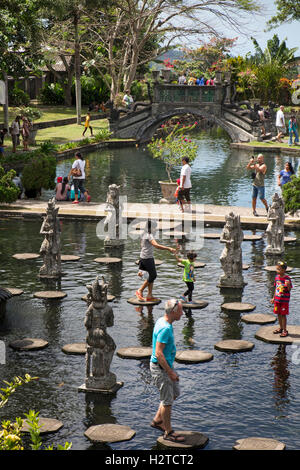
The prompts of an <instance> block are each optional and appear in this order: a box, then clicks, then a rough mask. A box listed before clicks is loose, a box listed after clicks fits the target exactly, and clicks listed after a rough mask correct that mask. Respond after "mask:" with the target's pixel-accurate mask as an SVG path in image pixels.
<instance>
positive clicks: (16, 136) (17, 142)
mask: <svg viewBox="0 0 300 470" xmlns="http://www.w3.org/2000/svg"><path fill="white" fill-rule="evenodd" d="M11 140H12V143H13V145H14V146H17V145H20V136H19V134H12V135H11Z"/></svg>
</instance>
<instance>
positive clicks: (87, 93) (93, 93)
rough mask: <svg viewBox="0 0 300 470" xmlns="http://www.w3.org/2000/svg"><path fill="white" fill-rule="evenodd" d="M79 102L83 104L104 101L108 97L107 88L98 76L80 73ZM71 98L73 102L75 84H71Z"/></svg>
mask: <svg viewBox="0 0 300 470" xmlns="http://www.w3.org/2000/svg"><path fill="white" fill-rule="evenodd" d="M80 82H81V102H82V104H83V105H89V104H90V103H93V102H95V103H102V102H104V103H105V102H106V101H107V100H108V98H109V89H108V88H107V86H106V85H105V83H104V82H103V80H102V79H101V78H100V77H97V78H95V77H87V76H86V75H82V76H81V79H80ZM72 100H73V103H75V85H74V84H73V86H72Z"/></svg>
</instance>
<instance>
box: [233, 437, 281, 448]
mask: <svg viewBox="0 0 300 470" xmlns="http://www.w3.org/2000/svg"><path fill="white" fill-rule="evenodd" d="M285 447H286V445H285V444H284V443H283V442H280V441H277V440H276V439H269V438H266V437H246V438H245V439H238V440H237V441H236V443H235V445H234V446H233V449H235V450H284V449H285Z"/></svg>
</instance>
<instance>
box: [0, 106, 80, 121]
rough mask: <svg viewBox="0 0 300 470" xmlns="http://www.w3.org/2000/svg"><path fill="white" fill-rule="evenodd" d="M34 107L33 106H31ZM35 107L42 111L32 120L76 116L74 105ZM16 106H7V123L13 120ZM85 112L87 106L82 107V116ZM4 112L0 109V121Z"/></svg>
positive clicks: (52, 119) (50, 119)
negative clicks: (40, 114) (39, 115)
mask: <svg viewBox="0 0 300 470" xmlns="http://www.w3.org/2000/svg"><path fill="white" fill-rule="evenodd" d="M31 107H35V106H31ZM37 108H38V109H39V110H40V111H41V112H42V113H43V114H42V116H41V117H40V118H39V119H37V120H36V121H34V122H46V121H56V120H58V119H67V118H74V117H76V108H75V106H72V107H67V106H41V105H40V106H37ZM15 109H16V108H14V107H9V108H8V116H9V123H11V121H13V119H14V118H15V116H16V111H15ZM86 113H87V106H84V107H83V108H82V112H81V114H82V116H85V114H86ZM3 120H4V114H3V108H2V107H1V109H0V121H1V122H3Z"/></svg>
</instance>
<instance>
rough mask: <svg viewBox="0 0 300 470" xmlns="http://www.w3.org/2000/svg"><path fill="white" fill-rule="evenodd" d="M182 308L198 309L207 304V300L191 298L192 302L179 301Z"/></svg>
mask: <svg viewBox="0 0 300 470" xmlns="http://www.w3.org/2000/svg"><path fill="white" fill-rule="evenodd" d="M181 304H182V308H191V309H193V310H197V309H198V310H200V309H201V308H205V307H207V306H208V302H206V301H205V300H193V301H192V303H189V302H184V301H183V300H182V301H181Z"/></svg>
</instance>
